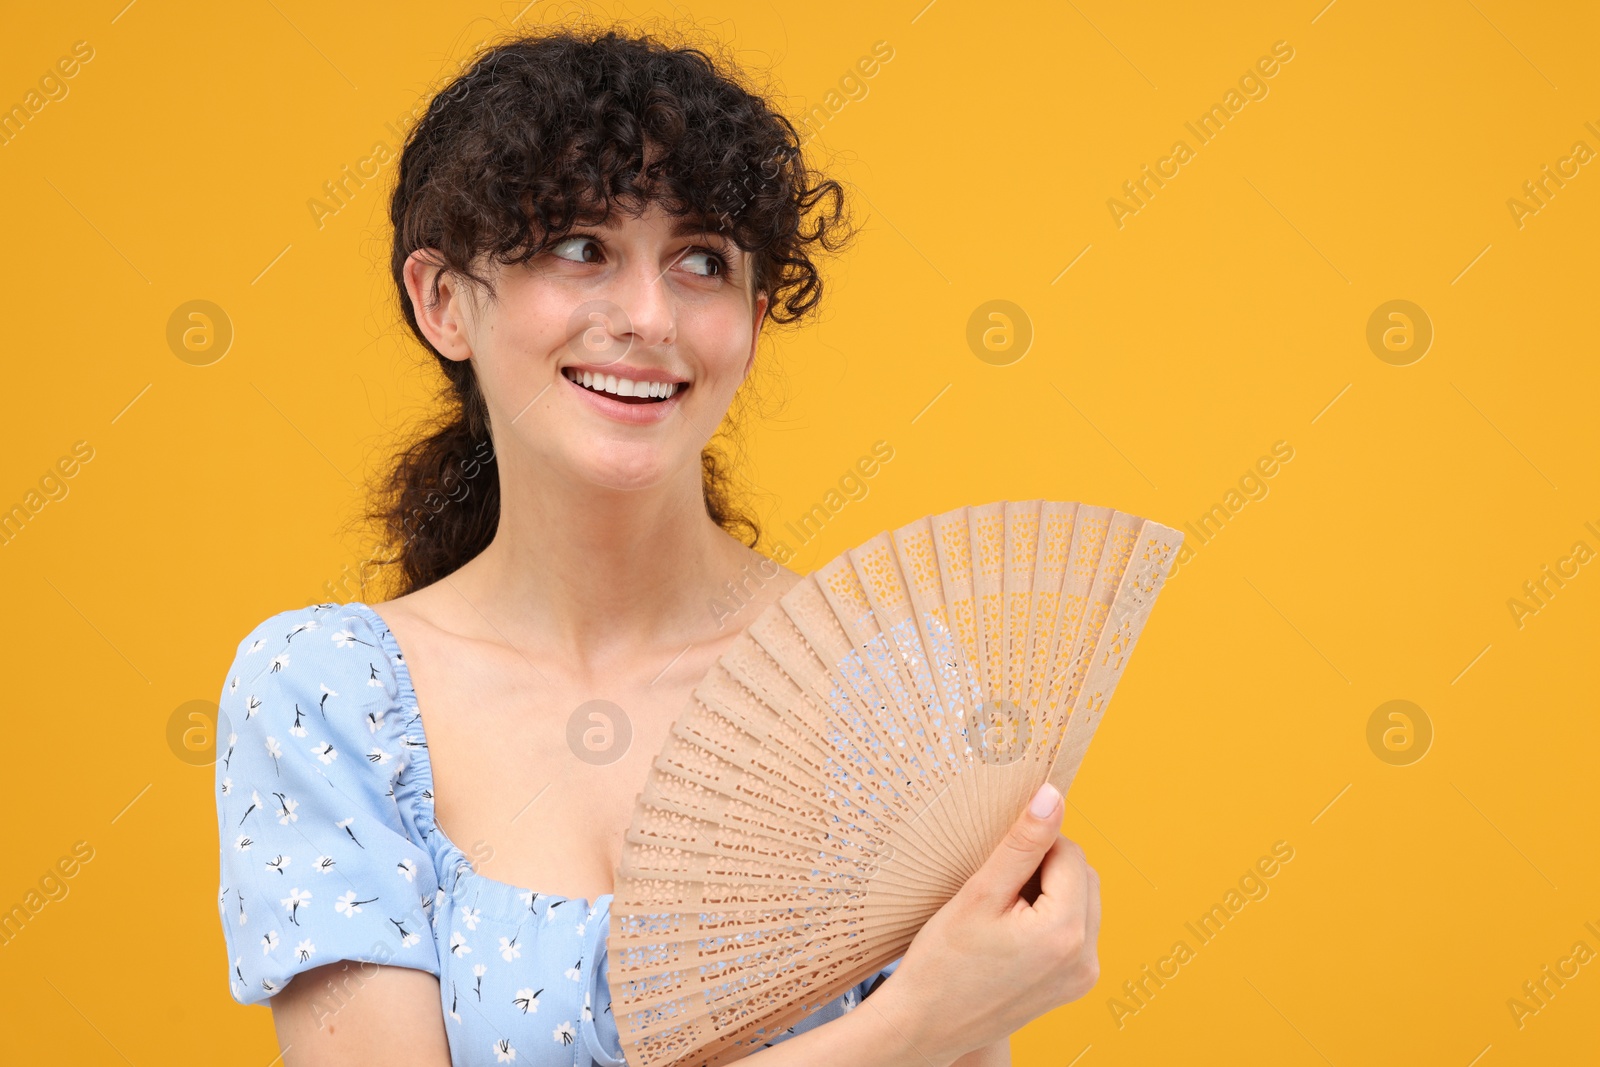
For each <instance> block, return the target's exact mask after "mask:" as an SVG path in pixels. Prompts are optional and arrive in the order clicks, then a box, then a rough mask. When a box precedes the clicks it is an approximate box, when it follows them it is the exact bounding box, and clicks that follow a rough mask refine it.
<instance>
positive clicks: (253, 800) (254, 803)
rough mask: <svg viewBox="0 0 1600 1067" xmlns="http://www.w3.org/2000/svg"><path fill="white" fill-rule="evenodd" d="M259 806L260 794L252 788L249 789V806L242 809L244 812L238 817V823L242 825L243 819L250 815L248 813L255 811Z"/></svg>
mask: <svg viewBox="0 0 1600 1067" xmlns="http://www.w3.org/2000/svg"><path fill="white" fill-rule="evenodd" d="M260 806H261V794H260V793H257V792H256V791H255V790H254V789H252V790H250V806H249V807H248V808H245V809H244V814H243V815H241V816H240V817H239V825H240V826H243V825H244V821H245V820H246V819H248V818H249V817H250V813H251V812H252V811H255V810H256V809H257V808H259V807H260Z"/></svg>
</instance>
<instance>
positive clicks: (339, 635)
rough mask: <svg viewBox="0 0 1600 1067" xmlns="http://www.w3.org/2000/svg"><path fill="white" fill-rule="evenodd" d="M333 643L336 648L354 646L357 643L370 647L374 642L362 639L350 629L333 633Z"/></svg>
mask: <svg viewBox="0 0 1600 1067" xmlns="http://www.w3.org/2000/svg"><path fill="white" fill-rule="evenodd" d="M333 645H334V647H335V648H354V647H356V646H357V645H366V646H367V647H369V648H370V647H371V646H372V643H371V642H370V641H363V640H361V639H360V638H359V637H357V636H356V635H355V634H353V633H351V632H350V631H349V630H339V631H337V632H336V633H335V634H334V635H333Z"/></svg>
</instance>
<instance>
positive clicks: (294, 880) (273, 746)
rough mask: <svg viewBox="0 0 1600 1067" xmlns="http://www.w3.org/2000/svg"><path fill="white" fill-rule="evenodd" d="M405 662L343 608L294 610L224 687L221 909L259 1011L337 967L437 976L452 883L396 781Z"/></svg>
mask: <svg viewBox="0 0 1600 1067" xmlns="http://www.w3.org/2000/svg"><path fill="white" fill-rule="evenodd" d="M397 692H398V688H397V681H396V675H395V671H394V665H393V664H392V663H391V662H390V660H389V656H388V653H387V652H386V650H385V647H384V645H383V643H382V641H381V640H380V639H379V636H378V635H377V634H376V633H374V632H373V629H372V627H371V626H370V625H369V624H368V623H367V622H366V621H365V620H364V619H363V618H362V617H361V616H360V615H358V614H355V613H349V612H342V611H340V610H339V606H338V605H336V604H319V605H315V606H312V607H306V608H298V609H293V610H290V611H285V612H281V613H279V614H277V615H274V616H272V617H271V618H269V619H267V620H265V621H264V622H262V623H261V624H259V625H258V626H257V627H256V628H255V629H254V630H253V631H251V633H250V634H248V635H247V636H246V637H245V638H244V640H243V641H241V642H240V643H239V646H238V649H237V651H236V654H235V657H234V661H233V665H232V667H231V668H230V669H229V672H228V676H227V678H226V680H225V681H224V684H223V692H222V699H221V702H220V709H221V711H220V714H219V716H218V724H217V734H218V740H219V745H220V746H221V747H220V748H219V752H218V756H217V761H216V786H215V792H216V802H217V829H218V843H219V846H220V852H221V878H220V886H219V893H218V910H219V912H220V914H221V918H222V930H223V938H224V941H225V942H226V946H227V953H228V967H229V987H230V989H231V991H232V994H233V998H234V1000H236V1001H238V1002H239V1003H240V1004H259V1003H262V1002H264V1001H266V1000H267V999H268V998H270V997H271V996H272V995H273V994H275V993H277V992H278V991H280V990H281V989H283V987H284V986H286V985H287V984H288V983H289V981H290V980H291V979H292V978H293V977H294V976H295V975H297V974H299V973H300V972H302V971H306V970H309V969H311V968H313V967H317V966H320V965H322V964H325V963H332V962H334V961H337V960H353V961H369V962H373V963H382V964H389V965H392V966H402V967H413V968H417V969H419V970H425V971H428V972H429V973H431V974H433V975H435V976H437V975H438V974H439V969H440V968H439V957H438V948H437V945H436V944H435V942H434V939H433V936H432V929H431V926H432V917H433V916H432V910H433V907H434V904H435V902H436V900H437V899H438V897H439V895H440V893H439V884H438V876H437V873H436V870H435V867H434V865H433V862H432V860H431V858H430V856H429V853H428V851H427V849H425V848H423V847H422V846H421V845H419V844H417V843H416V842H415V841H414V840H413V838H412V836H411V833H410V832H409V831H408V827H409V828H411V829H414V827H415V823H414V821H413V820H412V819H411V818H410V813H409V811H408V810H407V808H406V805H405V804H403V803H402V802H401V801H399V800H397V799H396V794H395V782H396V780H397V779H398V778H399V777H400V774H401V771H402V770H403V769H404V767H405V766H406V763H407V755H408V746H409V744H410V743H411V742H410V739H409V738H408V737H406V736H404V734H403V733H402V727H403V724H402V723H401V722H400V721H399V720H400V717H401V716H400V710H399V705H398V703H397V700H396V694H397Z"/></svg>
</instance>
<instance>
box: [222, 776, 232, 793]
mask: <svg viewBox="0 0 1600 1067" xmlns="http://www.w3.org/2000/svg"><path fill="white" fill-rule="evenodd" d="M222 795H223V796H225V797H226V796H232V795H233V779H232V778H224V779H223V780H222Z"/></svg>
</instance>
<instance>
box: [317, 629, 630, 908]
mask: <svg viewBox="0 0 1600 1067" xmlns="http://www.w3.org/2000/svg"><path fill="white" fill-rule="evenodd" d="M343 607H344V608H345V609H346V610H352V609H353V610H355V611H356V612H358V613H359V614H361V615H363V616H364V617H365V618H366V619H367V621H368V622H369V623H371V624H372V625H373V627H374V629H376V630H377V633H378V640H380V641H382V642H383V647H384V652H385V653H386V654H387V655H388V657H389V662H390V664H391V665H392V667H393V669H394V675H395V683H396V685H397V686H398V687H399V695H400V698H401V700H402V702H403V703H404V704H406V705H408V706H409V709H410V712H411V717H412V722H414V723H415V724H416V727H417V731H418V733H420V734H421V741H422V743H421V745H420V746H417V747H415V748H413V749H412V752H411V759H412V762H413V764H414V765H415V766H416V767H417V768H418V770H419V771H420V772H421V776H422V785H423V788H424V790H426V792H427V797H426V801H427V802H426V803H425V804H424V805H423V806H422V809H421V815H422V817H423V820H424V821H425V822H426V824H427V830H428V833H429V834H430V835H432V836H433V837H436V838H437V839H438V841H439V843H440V844H441V845H442V846H443V848H444V852H445V858H446V861H447V866H448V867H450V868H454V869H455V870H456V871H457V872H458V875H459V874H463V873H464V874H467V875H469V876H470V877H472V878H474V879H476V880H477V881H479V882H481V883H484V884H485V885H490V886H495V887H498V888H499V889H500V891H501V892H502V893H519V894H532V896H533V897H535V898H538V899H540V900H544V901H547V902H550V903H552V904H560V903H563V902H574V903H581V904H584V905H586V907H596V908H597V907H598V906H599V905H600V903H601V901H609V900H612V899H613V898H614V895H615V894H614V893H601V894H600V895H599V896H597V897H595V898H594V899H592V900H591V899H590V898H588V897H565V896H562V895H561V894H560V893H542V892H540V891H538V890H536V889H533V888H532V887H531V886H522V885H515V884H513V883H511V882H505V881H501V880H500V879H498V878H490V877H489V876H488V875H483V874H479V873H478V872H477V871H476V870H475V869H474V868H473V866H472V861H471V860H469V859H467V854H466V853H465V852H463V851H462V850H461V848H460V846H458V845H457V844H456V843H455V842H454V841H452V840H451V839H450V835H449V834H447V833H445V832H444V828H443V827H442V826H440V825H439V820H438V815H437V813H436V812H435V810H434V798H435V797H436V796H437V792H436V790H435V787H434V780H433V755H432V750H431V749H430V748H429V747H428V731H427V727H426V725H425V724H424V723H423V721H422V706H421V702H420V701H419V700H418V699H417V688H416V685H415V684H414V683H413V682H412V681H411V668H410V666H409V665H408V664H407V662H406V657H405V653H404V652H403V651H402V650H401V648H400V642H399V640H398V639H397V638H396V637H395V636H394V631H392V630H391V629H389V624H388V623H387V622H386V621H384V618H383V616H382V615H379V614H378V612H377V609H375V608H374V607H373V606H372V605H371V604H368V603H366V602H364V601H360V600H352V601H350V602H349V603H346V604H344V605H343Z"/></svg>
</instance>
